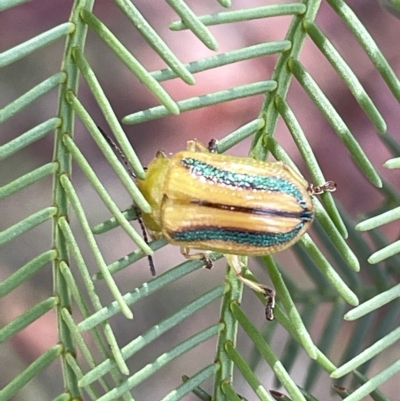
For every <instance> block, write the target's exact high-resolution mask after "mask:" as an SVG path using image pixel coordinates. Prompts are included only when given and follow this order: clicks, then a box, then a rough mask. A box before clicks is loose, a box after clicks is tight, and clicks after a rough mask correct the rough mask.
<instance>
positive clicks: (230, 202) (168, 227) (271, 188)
mask: <svg viewBox="0 0 400 401" xmlns="http://www.w3.org/2000/svg"><path fill="white" fill-rule="evenodd" d="M215 150H216V141H214V140H213V141H211V142H210V144H209V146H208V148H207V147H206V146H204V145H203V144H201V143H200V142H197V141H189V142H188V146H187V150H186V151H181V152H178V153H176V154H175V155H173V156H172V157H168V156H167V155H166V154H165V153H163V152H160V151H159V152H157V155H156V157H155V158H154V159H153V160H152V161H151V162H150V164H149V165H148V167H147V172H146V177H145V178H144V179H139V178H137V179H136V183H137V186H138V188H139V189H140V191H141V192H142V193H143V195H144V197H145V198H146V200H147V201H148V202H149V204H150V206H151V208H152V212H151V213H142V214H141V217H142V219H143V222H144V225H145V226H146V227H147V228H148V230H149V231H150V234H151V236H152V237H154V238H157V237H160V236H162V237H164V238H166V240H167V241H168V242H169V243H171V244H174V245H178V246H180V247H181V252H182V254H183V255H184V256H185V257H186V258H188V259H204V261H205V264H206V267H208V268H210V267H211V266H212V262H211V260H210V258H209V251H216V252H220V253H223V254H225V256H226V258H227V260H228V263H229V265H230V266H231V268H232V269H233V272H234V273H235V274H236V276H237V278H238V279H239V280H241V281H242V282H243V283H244V284H246V285H247V286H249V287H250V288H252V289H253V290H255V291H258V292H261V293H263V294H264V295H265V297H266V299H267V304H266V318H267V319H268V320H272V319H273V308H274V303H275V297H274V291H273V290H272V289H269V288H268V287H266V286H264V285H263V284H259V283H256V282H254V281H252V280H249V279H247V278H245V277H243V276H242V267H243V262H242V257H243V256H264V255H269V254H272V253H275V252H279V251H281V250H283V249H286V248H288V247H290V246H291V245H293V244H294V243H295V242H297V241H298V240H299V239H300V238H301V237H302V235H303V234H304V233H305V232H306V231H307V229H308V228H309V227H310V225H311V223H312V220H313V218H314V206H313V202H312V196H313V195H317V194H321V193H323V192H325V191H329V192H332V191H335V189H336V185H335V183H334V182H332V181H327V182H326V183H323V184H322V185H318V186H314V185H313V184H309V183H308V182H307V181H306V180H305V179H304V178H303V177H301V176H300V175H299V174H298V173H297V172H295V171H294V170H293V168H291V167H290V166H289V165H288V164H285V163H283V162H279V161H277V162H265V161H260V160H255V159H252V158H249V157H235V156H229V155H225V154H217V153H216V152H215ZM191 249H198V250H200V251H202V252H200V253H194V254H191V253H190V250H191Z"/></svg>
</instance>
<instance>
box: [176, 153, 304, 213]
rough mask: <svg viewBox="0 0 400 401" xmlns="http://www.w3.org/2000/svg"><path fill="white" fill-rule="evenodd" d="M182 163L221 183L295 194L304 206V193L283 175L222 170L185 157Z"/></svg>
mask: <svg viewBox="0 0 400 401" xmlns="http://www.w3.org/2000/svg"><path fill="white" fill-rule="evenodd" d="M181 164H182V165H183V166H184V167H186V168H187V169H188V170H189V171H190V173H191V174H193V175H195V176H197V177H202V178H204V179H206V180H207V181H211V182H213V183H215V184H219V185H227V186H230V187H236V188H243V189H247V190H263V191H273V192H283V193H285V194H288V195H291V196H293V197H294V198H295V199H296V200H297V201H298V202H299V204H300V205H301V206H302V207H304V206H305V202H304V200H303V195H302V193H301V192H300V191H299V190H298V189H297V187H296V186H295V185H293V184H292V183H291V182H290V181H288V180H285V179H284V178H281V177H274V176H262V175H252V174H243V173H233V172H231V171H228V170H222V169H220V168H218V167H215V166H213V165H211V164H209V163H206V162H203V161H201V160H198V159H195V158H192V157H185V158H183V159H182V160H181Z"/></svg>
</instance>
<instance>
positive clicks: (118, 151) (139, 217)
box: [97, 126, 156, 276]
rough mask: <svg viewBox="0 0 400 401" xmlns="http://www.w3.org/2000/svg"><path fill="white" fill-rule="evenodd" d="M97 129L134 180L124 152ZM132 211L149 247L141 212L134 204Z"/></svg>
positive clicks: (150, 263) (149, 256) (152, 262)
mask: <svg viewBox="0 0 400 401" xmlns="http://www.w3.org/2000/svg"><path fill="white" fill-rule="evenodd" d="M97 128H98V129H99V131H100V133H101V135H103V138H104V139H105V140H106V141H107V143H108V144H109V145H110V147H111V148H112V149H113V150H114V152H115V153H116V155H117V156H118V157H119V158H120V159H121V161H122V163H124V165H125V168H126V170H127V171H128V173H129V175H130V176H131V177H132V179H133V180H136V174H135V173H134V172H133V170H132V167H131V165H130V163H129V161H128V159H127V158H126V156H125V155H124V152H122V150H121V148H120V147H119V146H118V145H117V144H116V143H115V142H114V141H113V139H112V138H111V137H110V136H108V135H107V134H106V133H105V132H104V131H103V130H102V129H101V128H100V127H99V126H97ZM133 209H134V211H135V213H136V218H137V221H138V223H139V225H140V228H141V230H142V235H143V239H144V242H145V243H146V244H147V245H149V237H148V235H147V231H146V227H145V225H144V222H143V219H142V213H141V210H140V209H139V208H138V207H137V206H136V205H135V204H134V205H133ZM147 259H148V261H149V265H150V272H151V275H152V276H155V275H156V268H155V266H154V261H153V257H152V256H151V255H147Z"/></svg>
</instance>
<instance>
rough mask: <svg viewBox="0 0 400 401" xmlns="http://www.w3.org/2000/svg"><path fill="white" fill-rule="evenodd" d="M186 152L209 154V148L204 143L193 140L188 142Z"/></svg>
mask: <svg viewBox="0 0 400 401" xmlns="http://www.w3.org/2000/svg"><path fill="white" fill-rule="evenodd" d="M186 150H188V151H190V152H201V153H209V152H210V150H209V148H208V147H207V146H206V145H204V143H202V142H200V141H198V140H197V139H193V140H191V141H188V142H187V148H186Z"/></svg>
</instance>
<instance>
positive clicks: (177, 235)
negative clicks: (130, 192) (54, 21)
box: [169, 223, 304, 248]
mask: <svg viewBox="0 0 400 401" xmlns="http://www.w3.org/2000/svg"><path fill="white" fill-rule="evenodd" d="M303 226H304V224H303V223H299V224H298V225H297V226H296V227H295V228H294V229H293V230H292V231H290V232H287V233H268V232H262V231H249V230H243V229H240V230H239V229H235V228H217V227H216V228H214V227H197V228H195V229H191V230H184V231H176V232H172V233H169V235H170V237H171V238H172V239H173V240H175V241H179V242H188V243H189V242H192V243H193V242H197V241H198V242H200V241H215V240H220V241H225V242H234V243H237V244H238V245H248V246H254V247H260V248H267V247H273V246H276V245H281V244H285V243H287V242H289V241H291V240H292V239H293V238H295V237H296V236H297V235H298V233H299V232H300V230H301V229H302V228H303Z"/></svg>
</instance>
